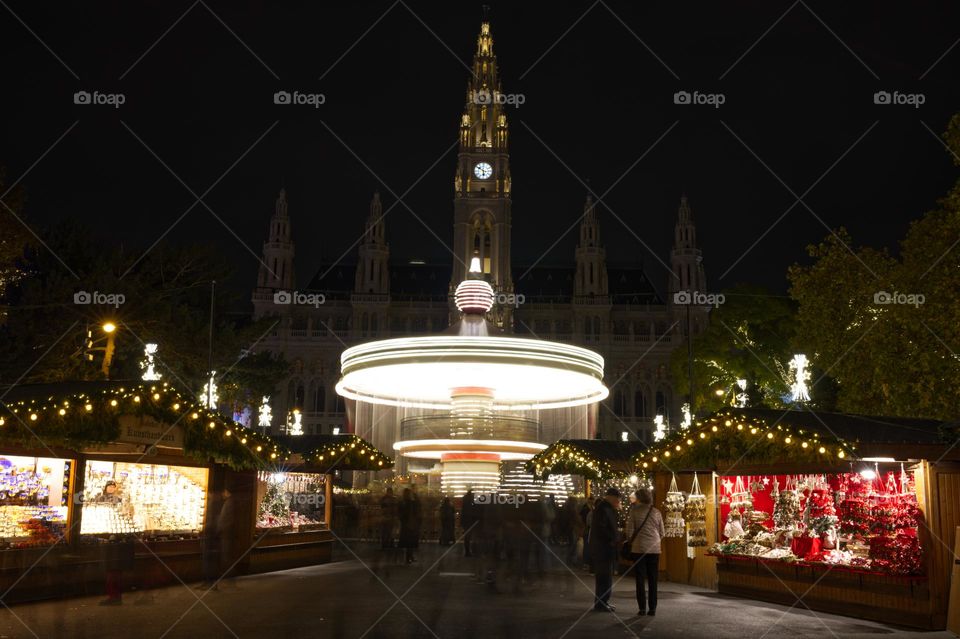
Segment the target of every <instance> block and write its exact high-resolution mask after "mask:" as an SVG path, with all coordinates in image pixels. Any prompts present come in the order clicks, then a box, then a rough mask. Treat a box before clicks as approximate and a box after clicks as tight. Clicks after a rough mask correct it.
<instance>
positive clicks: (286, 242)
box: [257, 189, 294, 290]
mask: <svg viewBox="0 0 960 639" xmlns="http://www.w3.org/2000/svg"><path fill="white" fill-rule="evenodd" d="M293 254H294V250H293V239H292V235H291V229H290V214H289V213H288V212H287V190H286V189H280V195H279V196H277V201H276V203H275V204H274V211H273V217H271V218H270V235H269V237H268V239H267V241H266V242H264V243H263V260H262V261H261V262H260V273H259V276H258V277H257V286H258V287H259V288H261V289H273V290H277V289H284V290H290V289H292V288H293V287H294V272H293Z"/></svg>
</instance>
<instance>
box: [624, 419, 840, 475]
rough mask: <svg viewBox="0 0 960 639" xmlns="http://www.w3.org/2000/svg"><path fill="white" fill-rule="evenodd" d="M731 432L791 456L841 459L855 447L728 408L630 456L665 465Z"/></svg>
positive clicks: (642, 463)
mask: <svg viewBox="0 0 960 639" xmlns="http://www.w3.org/2000/svg"><path fill="white" fill-rule="evenodd" d="M731 435H734V436H742V437H751V438H759V441H760V442H763V443H765V444H766V445H768V446H771V445H776V446H780V448H781V450H780V452H782V453H784V454H785V455H787V456H789V457H791V458H807V459H812V460H813V459H816V460H830V459H833V458H836V459H840V460H842V459H845V458H847V457H848V456H853V454H854V451H855V450H856V446H854V445H853V444H850V443H848V442H846V441H844V440H842V439H838V438H833V437H830V438H823V437H821V436H820V434H819V433H817V432H816V431H810V430H805V429H802V428H798V429H794V428H791V427H790V426H784V425H783V424H776V425H769V424H767V423H766V422H765V421H764V420H763V419H760V418H751V417H747V416H744V415H738V414H735V413H732V412H729V411H725V412H721V413H717V414H715V415H713V416H712V417H710V418H709V419H707V420H705V421H702V422H701V421H698V422H697V423H696V427H695V428H692V429H688V430H679V431H677V432H674V433H672V434H671V435H670V436H668V437H667V438H666V439H664V440H663V441H660V442H658V443H657V445H656V446H655V447H652V448H649V449H647V450H646V451H645V452H641V453H638V454H637V455H635V456H634V458H633V459H634V465H635V466H636V467H637V468H638V469H647V468H651V465H652V464H658V463H659V464H661V465H664V466H666V465H669V463H670V460H671V457H673V458H677V457H683V456H684V455H687V454H690V452H691V451H693V450H694V449H696V448H698V447H707V446H710V445H711V444H713V441H714V440H715V439H716V438H718V437H727V438H729V437H730V436H731Z"/></svg>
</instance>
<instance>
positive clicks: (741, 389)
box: [733, 379, 747, 408]
mask: <svg viewBox="0 0 960 639" xmlns="http://www.w3.org/2000/svg"><path fill="white" fill-rule="evenodd" d="M736 386H737V389H738V390H735V391H734V394H733V396H734V402H735V404H736V407H737V408H746V407H747V380H745V379H738V380H737V385H736Z"/></svg>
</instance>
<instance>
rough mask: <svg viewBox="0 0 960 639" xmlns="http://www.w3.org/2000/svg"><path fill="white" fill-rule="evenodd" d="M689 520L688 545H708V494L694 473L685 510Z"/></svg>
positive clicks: (684, 514)
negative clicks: (704, 491) (701, 487)
mask: <svg viewBox="0 0 960 639" xmlns="http://www.w3.org/2000/svg"><path fill="white" fill-rule="evenodd" d="M683 516H684V517H685V518H686V520H687V546H688V547H689V548H696V547H700V546H706V545H707V496H706V495H704V494H703V491H701V490H700V480H699V479H697V474H696V473H694V474H693V483H692V485H691V486H690V494H689V495H688V496H687V506H686V508H685V509H684V511H683ZM688 556H689V555H688Z"/></svg>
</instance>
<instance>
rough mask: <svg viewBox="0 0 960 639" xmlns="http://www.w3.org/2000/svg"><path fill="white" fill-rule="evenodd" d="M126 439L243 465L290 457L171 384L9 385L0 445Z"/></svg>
mask: <svg viewBox="0 0 960 639" xmlns="http://www.w3.org/2000/svg"><path fill="white" fill-rule="evenodd" d="M131 418H132V420H131ZM130 429H133V432H132V433H131V432H128V431H129V430H130ZM181 433H182V435H181ZM154 434H155V435H156V438H155V439H154V437H153V435H154ZM121 441H135V442H139V443H140V444H141V445H142V446H143V447H144V450H145V451H146V450H148V449H150V448H155V447H171V448H181V449H182V450H183V452H184V454H186V455H189V456H191V457H193V458H195V459H198V460H202V461H207V460H210V459H212V460H214V461H216V462H219V463H223V464H227V465H229V466H231V467H233V468H238V469H240V468H263V467H266V466H268V465H270V464H276V463H279V462H282V461H284V460H286V459H287V458H288V457H289V451H288V450H286V449H285V448H283V447H282V446H280V445H279V444H277V442H275V441H274V440H272V439H271V438H269V437H267V436H265V435H261V434H260V433H257V432H254V431H252V430H249V429H245V428H244V427H243V426H242V425H241V424H238V423H236V422H234V421H233V420H230V419H227V418H225V417H223V416H222V415H219V414H217V413H215V412H213V411H211V410H209V409H207V408H204V407H203V406H202V405H200V404H199V403H197V402H196V401H195V400H194V399H193V398H192V397H190V396H184V395H182V394H181V393H180V392H179V391H177V390H176V389H175V388H174V387H172V386H170V385H169V384H167V383H165V382H164V383H161V382H144V381H139V380H138V381H134V382H129V381H128V382H121V381H110V382H107V381H99V382H63V383H55V384H26V385H22V386H16V387H14V388H11V389H10V390H8V391H7V392H6V393H5V395H4V397H3V400H2V402H0V442H7V443H16V444H18V445H21V446H25V447H30V448H35V449H43V448H46V447H50V446H60V447H64V448H67V449H81V448H83V447H88V446H90V445H95V444H110V443H115V442H121ZM171 441H173V442H175V443H170V442H171Z"/></svg>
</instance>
